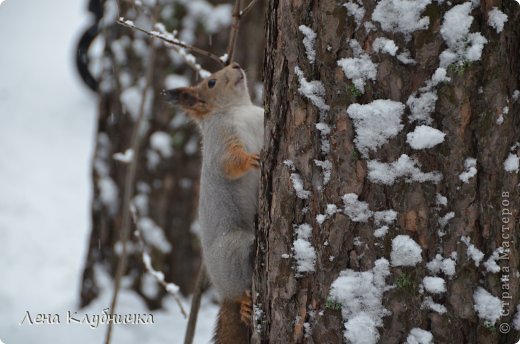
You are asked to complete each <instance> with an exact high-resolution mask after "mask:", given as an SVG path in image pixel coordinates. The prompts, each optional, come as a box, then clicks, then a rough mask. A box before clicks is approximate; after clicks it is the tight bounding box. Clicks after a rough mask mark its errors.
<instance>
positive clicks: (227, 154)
mask: <svg viewBox="0 0 520 344" xmlns="http://www.w3.org/2000/svg"><path fill="white" fill-rule="evenodd" d="M164 93H165V95H166V96H167V98H168V100H169V101H170V102H172V103H173V104H174V105H177V106H179V107H180V108H181V109H183V110H184V111H186V113H187V114H188V115H189V116H190V117H191V118H193V119H194V120H195V122H196V123H197V124H198V126H199V129H200V132H201V134H202V170H201V177H200V196H199V223H200V227H201V243H202V256H203V261H204V264H205V265H206V269H207V271H208V275H209V277H210V280H211V282H212V283H213V285H214V287H215V289H216V290H217V292H218V294H219V296H220V298H221V307H220V311H219V315H218V320H217V327H216V331H215V336H214V340H215V343H216V344H226V343H238V344H240V343H248V342H249V333H250V332H249V331H250V323H251V307H252V302H251V294H250V290H251V283H252V274H253V244H254V239H255V237H254V228H255V215H256V212H257V206H258V184H259V179H260V175H259V174H260V173H259V167H260V160H259V152H260V150H261V149H262V146H263V137H264V110H263V109H262V108H261V107H258V106H255V105H253V103H252V102H251V98H250V96H249V90H248V87H247V81H246V75H245V72H244V71H243V70H242V68H241V67H240V65H238V64H237V63H232V64H230V65H229V66H227V67H225V68H223V69H221V70H220V71H218V72H216V73H214V74H212V75H210V76H209V77H208V78H206V79H204V80H202V81H201V82H200V83H199V84H198V85H196V86H193V87H181V88H175V89H171V90H167V91H165V92H164Z"/></svg>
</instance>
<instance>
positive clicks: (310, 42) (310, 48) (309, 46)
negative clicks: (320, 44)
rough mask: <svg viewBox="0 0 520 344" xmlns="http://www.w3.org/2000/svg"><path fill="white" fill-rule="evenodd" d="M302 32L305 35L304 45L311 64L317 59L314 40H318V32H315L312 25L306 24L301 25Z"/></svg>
mask: <svg viewBox="0 0 520 344" xmlns="http://www.w3.org/2000/svg"><path fill="white" fill-rule="evenodd" d="M298 29H300V32H301V33H302V34H303V35H304V38H303V45H304V46H305V52H306V53H307V59H309V62H310V63H311V64H313V63H314V61H316V51H315V50H314V41H315V40H316V32H314V31H313V30H312V29H311V28H310V27H308V26H305V25H300V26H299V28H298Z"/></svg>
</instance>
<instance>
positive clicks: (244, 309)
mask: <svg viewBox="0 0 520 344" xmlns="http://www.w3.org/2000/svg"><path fill="white" fill-rule="evenodd" d="M252 314H253V301H252V299H251V292H250V291H249V290H246V292H245V293H244V296H242V298H241V299H240V320H241V321H242V322H243V323H244V324H246V325H247V326H251V318H252Z"/></svg>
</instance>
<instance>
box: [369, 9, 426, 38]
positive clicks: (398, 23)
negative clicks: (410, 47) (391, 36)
mask: <svg viewBox="0 0 520 344" xmlns="http://www.w3.org/2000/svg"><path fill="white" fill-rule="evenodd" d="M431 2H432V1H431V0H381V1H379V3H378V4H377V6H376V8H375V10H374V13H373V14H372V20H374V21H376V22H379V23H380V24H381V28H382V29H383V30H385V31H389V32H400V33H402V34H403V35H404V36H405V39H406V40H407V41H408V40H410V38H411V34H412V33H413V32H414V31H417V30H426V29H427V28H428V25H429V24H430V18H429V17H427V16H425V17H421V13H422V12H423V11H424V9H425V8H426V6H427V5H429V4H431Z"/></svg>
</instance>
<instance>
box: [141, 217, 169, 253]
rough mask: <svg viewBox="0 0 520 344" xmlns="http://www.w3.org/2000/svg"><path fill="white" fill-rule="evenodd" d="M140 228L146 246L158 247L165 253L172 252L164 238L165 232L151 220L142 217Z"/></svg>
mask: <svg viewBox="0 0 520 344" xmlns="http://www.w3.org/2000/svg"><path fill="white" fill-rule="evenodd" d="M138 226H139V230H140V231H141V233H142V234H143V238H144V241H145V243H146V244H148V245H151V246H154V247H156V248H157V249H158V250H160V251H161V252H163V253H168V252H170V251H171V249H172V247H171V245H170V243H169V242H168V240H167V239H166V237H165V236H164V231H163V230H162V229H161V228H160V227H159V226H158V225H157V224H156V223H155V222H154V221H153V220H152V219H151V218H149V217H141V218H140V219H139V220H138Z"/></svg>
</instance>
